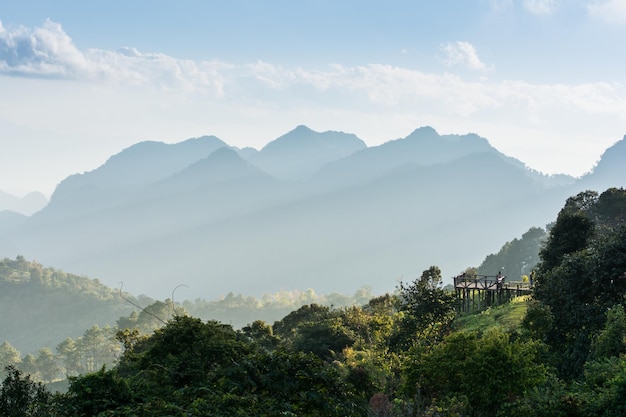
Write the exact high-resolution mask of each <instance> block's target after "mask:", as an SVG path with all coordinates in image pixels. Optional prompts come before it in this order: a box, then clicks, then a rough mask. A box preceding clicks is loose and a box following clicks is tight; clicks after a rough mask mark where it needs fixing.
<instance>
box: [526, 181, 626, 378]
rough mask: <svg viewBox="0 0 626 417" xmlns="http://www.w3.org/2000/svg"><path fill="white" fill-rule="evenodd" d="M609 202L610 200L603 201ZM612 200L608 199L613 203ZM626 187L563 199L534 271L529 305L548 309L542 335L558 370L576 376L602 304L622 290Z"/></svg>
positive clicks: (620, 300) (619, 300) (625, 286)
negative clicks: (617, 220)
mask: <svg viewBox="0 0 626 417" xmlns="http://www.w3.org/2000/svg"><path fill="white" fill-rule="evenodd" d="M609 202H611V203H609ZM613 203H614V204H613ZM622 216H626V192H624V190H617V189H609V190H607V191H606V192H604V193H602V194H601V195H600V196H599V197H598V196H597V193H594V192H585V193H580V194H578V195H577V196H575V197H571V198H570V199H568V200H567V202H566V204H565V206H564V207H563V209H562V210H561V211H560V212H559V215H558V217H557V221H556V223H555V224H554V226H553V227H552V228H551V229H550V234H549V237H548V239H547V241H546V245H545V247H544V248H543V249H542V251H541V253H540V256H541V262H540V264H539V267H538V269H537V273H536V277H535V289H534V298H535V299H536V300H537V301H538V302H539V304H537V305H536V306H535V307H533V308H532V309H531V310H529V313H531V312H532V313H533V314H534V310H535V308H537V309H541V310H543V311H544V312H549V313H550V318H551V320H550V323H549V326H547V329H545V341H546V343H547V344H548V345H550V347H551V352H552V358H553V360H554V362H553V363H554V365H555V366H556V368H557V370H558V371H559V376H561V377H565V378H568V379H572V378H576V377H579V376H581V373H582V370H583V365H584V363H585V362H586V361H587V359H588V357H589V351H590V349H591V342H592V340H593V337H594V336H595V335H596V333H597V332H599V331H600V330H601V329H602V328H603V327H604V325H605V321H606V316H605V314H604V313H605V312H606V311H607V309H609V308H612V307H613V306H615V305H617V304H624V295H625V294H626V274H625V273H624V271H626V226H624V225H623V223H620V222H615V219H620V218H621V217H622Z"/></svg>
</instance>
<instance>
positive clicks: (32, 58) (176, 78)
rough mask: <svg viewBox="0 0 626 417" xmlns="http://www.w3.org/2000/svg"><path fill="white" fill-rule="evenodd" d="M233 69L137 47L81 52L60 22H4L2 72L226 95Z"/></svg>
mask: <svg viewBox="0 0 626 417" xmlns="http://www.w3.org/2000/svg"><path fill="white" fill-rule="evenodd" d="M229 67H230V66H229V65H227V64H225V63H221V62H219V61H212V62H204V61H203V62H200V63H196V62H194V61H190V60H180V59H176V58H173V57H170V56H167V55H164V54H159V53H142V52H140V51H138V50H136V49H134V48H122V49H119V50H117V51H107V50H101V49H88V50H86V51H84V52H82V51H80V50H78V49H77V48H76V46H75V45H74V43H73V42H72V39H71V38H70V37H69V36H68V35H67V34H66V33H65V32H64V31H63V28H62V27H61V25H60V24H58V23H55V22H52V21H50V20H48V21H46V22H45V23H44V24H43V26H42V27H39V28H35V29H29V28H26V27H23V26H19V27H16V28H8V29H7V28H4V27H3V26H1V24H0V73H4V74H6V75H12V76H21V77H31V78H56V79H68V80H77V81H101V82H111V83H120V84H127V85H135V86H140V85H148V86H152V87H157V88H162V89H165V90H167V89H182V90H188V91H201V92H210V93H212V94H214V95H215V96H217V97H220V96H221V95H223V92H224V90H223V89H224V79H223V78H222V77H221V75H220V71H221V70H223V69H225V68H229Z"/></svg>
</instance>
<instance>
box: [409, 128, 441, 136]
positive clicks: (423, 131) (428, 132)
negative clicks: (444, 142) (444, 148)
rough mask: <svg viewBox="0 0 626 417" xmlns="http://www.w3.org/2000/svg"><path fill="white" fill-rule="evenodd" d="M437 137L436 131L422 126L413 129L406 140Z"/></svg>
mask: <svg viewBox="0 0 626 417" xmlns="http://www.w3.org/2000/svg"><path fill="white" fill-rule="evenodd" d="M438 137H439V133H437V131H436V130H435V129H434V128H432V127H430V126H422V127H418V128H417V129H415V130H414V131H413V132H411V134H410V135H409V136H407V137H406V138H407V139H409V138H438Z"/></svg>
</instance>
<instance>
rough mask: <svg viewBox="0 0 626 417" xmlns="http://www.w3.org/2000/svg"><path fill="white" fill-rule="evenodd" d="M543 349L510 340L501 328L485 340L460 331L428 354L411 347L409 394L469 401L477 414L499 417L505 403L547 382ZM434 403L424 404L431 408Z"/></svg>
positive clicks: (470, 406) (470, 408)
mask: <svg viewBox="0 0 626 417" xmlns="http://www.w3.org/2000/svg"><path fill="white" fill-rule="evenodd" d="M541 349H542V348H541V344H540V343H538V342H535V341H521V340H519V339H515V340H511V337H510V336H509V335H508V334H507V333H505V332H504V331H502V330H500V329H498V328H497V327H493V328H490V329H488V330H487V331H486V333H485V334H484V335H482V336H481V335H479V334H478V333H476V332H465V331H461V332H456V333H453V334H451V335H449V336H447V337H446V338H445V339H444V340H443V342H442V343H440V344H438V345H436V346H433V347H431V348H430V349H429V350H425V349H423V348H421V347H416V348H413V349H412V351H411V361H410V362H409V363H408V364H407V365H406V368H405V373H406V383H405V389H406V390H407V392H408V393H410V394H413V395H417V396H418V397H419V398H427V399H434V398H448V399H449V398H452V397H456V398H467V400H468V407H469V409H468V410H466V411H468V412H469V411H471V412H472V413H473V414H474V415H480V416H490V415H496V413H497V411H498V410H499V409H500V408H501V407H502V406H503V404H506V403H510V402H513V401H515V400H516V399H518V398H520V397H521V396H522V395H523V394H524V392H525V390H526V389H529V388H531V387H533V386H536V385H537V384H539V383H541V382H543V381H545V379H546V367H545V366H544V365H542V364H541V362H540V361H539V359H540V353H541ZM430 403H432V400H428V401H426V405H430Z"/></svg>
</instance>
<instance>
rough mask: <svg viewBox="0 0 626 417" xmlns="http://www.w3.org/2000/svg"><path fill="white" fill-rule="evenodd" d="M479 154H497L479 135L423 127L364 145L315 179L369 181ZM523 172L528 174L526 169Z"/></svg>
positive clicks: (327, 182)
mask: <svg viewBox="0 0 626 417" xmlns="http://www.w3.org/2000/svg"><path fill="white" fill-rule="evenodd" d="M482 153H488V154H489V153H490V154H500V153H499V152H498V151H497V150H496V149H495V148H493V147H492V146H491V145H490V144H489V142H488V141H487V140H486V139H484V138H482V137H480V136H478V135H475V134H468V135H462V136H460V135H443V136H440V135H439V134H438V133H437V132H436V131H435V129H433V128H432V127H429V126H426V127H421V128H419V129H416V130H415V131H414V132H412V133H411V134H410V135H409V136H407V137H406V138H401V139H396V140H391V141H389V142H386V143H384V144H382V145H379V146H374V147H370V148H365V149H362V150H360V151H358V152H355V153H354V154H352V155H350V156H348V157H346V158H343V159H340V160H337V161H335V162H332V163H329V164H327V165H326V166H325V167H323V168H322V169H321V170H319V172H317V173H316V175H315V177H314V180H315V181H316V182H319V183H323V184H324V185H325V186H332V187H341V186H350V185H354V184H358V183H364V182H368V181H371V180H373V179H375V178H378V177H379V176H381V175H384V174H385V173H387V172H389V171H390V170H392V169H394V168H397V167H399V166H402V165H404V164H417V165H423V166H432V165H440V164H450V163H452V162H453V161H455V160H457V159H459V158H462V157H465V156H469V155H474V154H482ZM509 162H510V164H511V165H512V166H515V167H517V168H518V169H521V170H525V167H524V165H523V164H522V163H521V162H519V161H517V160H514V159H513V158H509ZM526 172H527V174H530V173H531V171H529V170H526Z"/></svg>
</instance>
